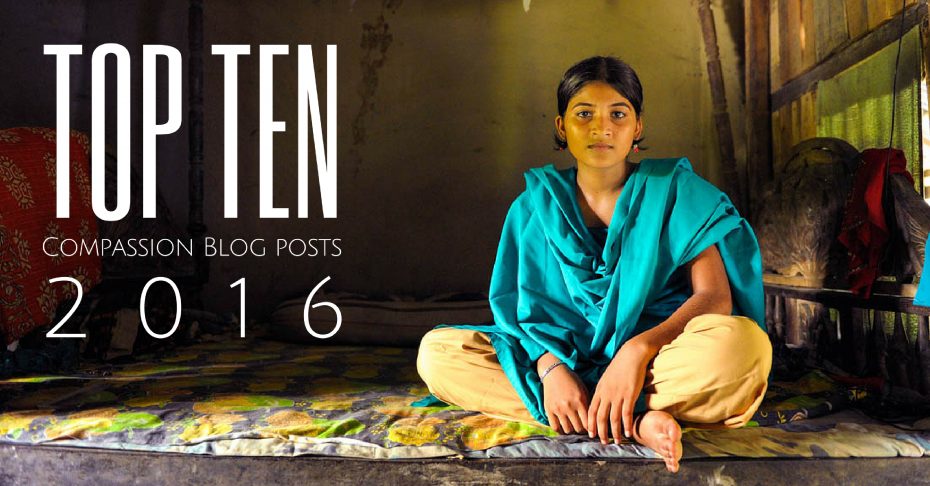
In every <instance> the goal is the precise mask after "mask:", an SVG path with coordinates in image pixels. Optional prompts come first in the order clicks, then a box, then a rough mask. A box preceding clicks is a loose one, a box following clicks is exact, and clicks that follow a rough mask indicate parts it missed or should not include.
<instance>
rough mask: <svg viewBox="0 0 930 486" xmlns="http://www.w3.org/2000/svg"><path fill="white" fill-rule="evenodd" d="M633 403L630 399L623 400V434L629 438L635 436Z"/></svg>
mask: <svg viewBox="0 0 930 486" xmlns="http://www.w3.org/2000/svg"><path fill="white" fill-rule="evenodd" d="M633 405H634V403H633V401H632V400H630V399H627V400H624V401H623V435H625V436H626V437H627V438H628V439H629V438H630V437H632V436H633ZM618 440H619V436H618Z"/></svg>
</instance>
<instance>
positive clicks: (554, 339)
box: [454, 158, 765, 424]
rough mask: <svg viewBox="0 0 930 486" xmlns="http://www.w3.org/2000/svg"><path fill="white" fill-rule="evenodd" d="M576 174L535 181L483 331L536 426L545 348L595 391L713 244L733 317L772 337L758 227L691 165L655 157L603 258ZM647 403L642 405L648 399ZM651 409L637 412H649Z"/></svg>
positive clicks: (509, 228)
mask: <svg viewBox="0 0 930 486" xmlns="http://www.w3.org/2000/svg"><path fill="white" fill-rule="evenodd" d="M576 174H577V170H576V169H575V168H569V169H564V170H556V169H555V168H554V167H553V166H552V165H548V166H546V167H542V168H536V169H531V170H529V171H528V172H527V173H526V191H524V192H523V193H522V194H521V195H520V196H519V197H517V199H516V200H515V201H514V202H513V205H512V206H511V208H510V211H509V212H508V214H507V218H506V220H505V222H504V229H503V232H502V235H501V240H500V245H499V247H498V250H497V259H496V261H495V263H494V270H493V274H492V277H491V287H490V291H489V297H490V304H491V310H492V313H493V316H494V323H493V324H490V325H455V326H454V327H458V328H465V329H475V330H479V331H482V332H484V333H486V334H487V335H488V336H489V338H490V340H491V343H492V345H493V346H494V349H495V351H496V352H497V355H498V359H499V360H500V363H501V366H502V367H503V369H504V372H505V373H506V375H507V378H508V379H509V380H510V383H511V384H513V386H514V388H515V389H516V391H517V393H518V394H519V395H520V398H521V399H522V400H523V402H524V404H526V407H527V409H528V410H529V411H530V413H531V414H532V415H533V417H534V418H535V419H536V420H538V421H539V422H541V423H544V424H546V423H548V420H547V418H546V414H545V410H544V408H543V396H542V384H541V383H540V381H539V376H538V375H537V373H536V367H535V362H536V360H537V359H539V357H540V356H542V355H543V354H544V353H545V352H546V351H549V352H551V353H552V354H553V355H555V356H556V357H557V358H559V359H560V360H562V361H563V362H565V363H566V364H567V365H568V367H569V368H571V369H573V370H574V371H575V372H576V373H578V375H579V376H580V377H581V379H582V380H583V381H584V382H585V384H586V385H587V386H588V389H589V390H591V391H593V390H594V387H595V386H596V384H597V381H598V379H599V378H600V376H601V374H603V372H604V369H605V368H606V367H607V365H608V364H609V363H610V360H611V359H612V358H613V356H614V354H615V353H616V352H617V350H618V349H619V348H620V346H621V345H623V343H624V342H626V340H627V339H629V338H630V337H632V336H635V335H637V334H639V333H641V332H643V331H645V330H647V329H650V328H652V327H653V326H655V325H657V324H659V323H661V322H663V321H664V320H665V319H667V318H668V316H670V315H671V314H672V313H673V312H674V311H675V310H676V309H678V307H679V306H681V304H682V303H684V301H685V300H687V299H688V297H689V296H690V284H689V282H688V280H687V278H686V277H687V275H684V271H683V265H684V264H685V263H687V262H689V261H690V260H692V259H694V258H695V257H697V255H698V254H699V253H701V252H702V251H703V250H705V249H707V248H708V247H709V246H710V245H713V244H716V245H717V248H718V249H719V251H720V256H721V257H722V259H723V263H724V265H725V266H726V271H727V277H728V278H729V280H730V288H731V294H732V296H733V314H734V315H742V316H747V317H749V318H751V319H752V320H754V321H755V322H756V323H758V324H759V326H760V327H762V328H763V329H765V323H764V297H763V290H762V259H761V256H760V253H759V245H758V243H757V242H756V238H755V235H754V234H753V232H752V229H751V228H750V226H749V224H748V223H747V222H746V220H744V219H743V218H742V217H740V216H739V214H738V213H737V211H736V209H735V208H734V207H733V205H732V204H731V202H730V200H729V198H727V196H726V195H725V194H723V193H722V192H721V191H720V190H719V189H717V188H716V187H714V186H713V185H711V184H710V183H709V182H707V181H706V180H704V179H702V178H701V177H700V176H698V175H697V174H695V173H694V171H693V170H692V168H691V164H690V163H689V162H688V160H687V159H685V158H679V159H647V160H643V161H642V162H641V163H640V164H638V165H637V166H636V169H635V170H634V171H633V172H632V173H631V175H630V176H629V179H628V180H627V182H626V185H625V186H624V189H623V191H622V192H621V195H620V197H619V198H618V199H617V203H616V204H617V205H616V208H615V209H614V213H613V219H612V220H611V221H610V225H609V226H608V229H607V239H606V242H605V243H604V245H603V249H602V248H601V246H600V245H599V244H598V243H597V241H596V240H595V238H594V237H593V236H592V235H591V233H590V231H589V230H588V228H587V227H585V224H584V220H583V219H582V216H581V212H580V209H579V208H578V204H577V199H576V185H575V177H576ZM641 398H642V397H641ZM643 405H644V404H643V403H642V400H640V402H638V404H637V408H638V409H639V410H638V411H642V410H643V408H644V407H643Z"/></svg>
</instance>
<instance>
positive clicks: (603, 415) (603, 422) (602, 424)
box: [597, 401, 612, 444]
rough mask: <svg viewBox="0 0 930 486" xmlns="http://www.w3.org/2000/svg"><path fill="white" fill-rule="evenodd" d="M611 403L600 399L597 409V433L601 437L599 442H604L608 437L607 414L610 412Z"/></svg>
mask: <svg viewBox="0 0 930 486" xmlns="http://www.w3.org/2000/svg"><path fill="white" fill-rule="evenodd" d="M611 405H612V404H611V403H610V402H608V401H602V402H601V405H600V406H599V407H598V409H597V435H598V437H600V438H601V443H603V444H606V443H607V438H608V430H607V416H608V414H610V408H611Z"/></svg>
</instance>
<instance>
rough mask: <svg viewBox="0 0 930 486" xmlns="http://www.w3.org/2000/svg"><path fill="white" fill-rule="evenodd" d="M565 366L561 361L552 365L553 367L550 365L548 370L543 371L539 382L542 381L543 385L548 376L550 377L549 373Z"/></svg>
mask: <svg viewBox="0 0 930 486" xmlns="http://www.w3.org/2000/svg"><path fill="white" fill-rule="evenodd" d="M564 364H565V363H563V362H561V361H556V362H555V363H552V364H551V365H549V367H548V368H546V370H545V371H543V372H542V374H541V375H539V381H540V383H541V382H542V381H543V380H545V379H546V375H548V374H549V372H551V371H552V370H554V369H555V368H556V367H557V366H559V365H564Z"/></svg>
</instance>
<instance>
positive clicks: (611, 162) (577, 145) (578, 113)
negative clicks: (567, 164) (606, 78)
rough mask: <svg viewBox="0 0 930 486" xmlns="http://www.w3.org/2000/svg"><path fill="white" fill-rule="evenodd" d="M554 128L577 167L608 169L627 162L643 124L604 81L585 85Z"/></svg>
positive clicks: (622, 98)
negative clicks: (576, 162)
mask: <svg viewBox="0 0 930 486" xmlns="http://www.w3.org/2000/svg"><path fill="white" fill-rule="evenodd" d="M555 127H556V130H557V131H558V133H559V136H561V137H562V138H563V139H564V140H566V141H567V142H568V150H569V151H570V152H571V153H572V156H574V157H575V160H576V161H578V164H579V165H585V166H590V167H592V168H610V167H614V166H616V165H617V164H623V163H624V162H626V158H627V154H629V153H630V149H631V148H632V146H633V140H636V139H638V138H640V135H641V134H642V131H643V124H642V121H641V120H640V118H639V117H638V116H637V114H636V112H635V111H634V110H633V104H632V103H630V100H628V99H626V98H625V97H624V96H623V95H621V94H620V93H618V92H617V90H615V89H614V88H613V87H612V86H611V85H609V84H607V83H605V82H603V81H592V82H590V83H588V84H586V85H584V86H583V87H582V88H581V89H580V90H579V91H578V93H576V94H575V96H573V97H572V98H571V99H570V100H569V101H568V108H566V110H565V116H564V117H563V116H557V117H556V118H555Z"/></svg>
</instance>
